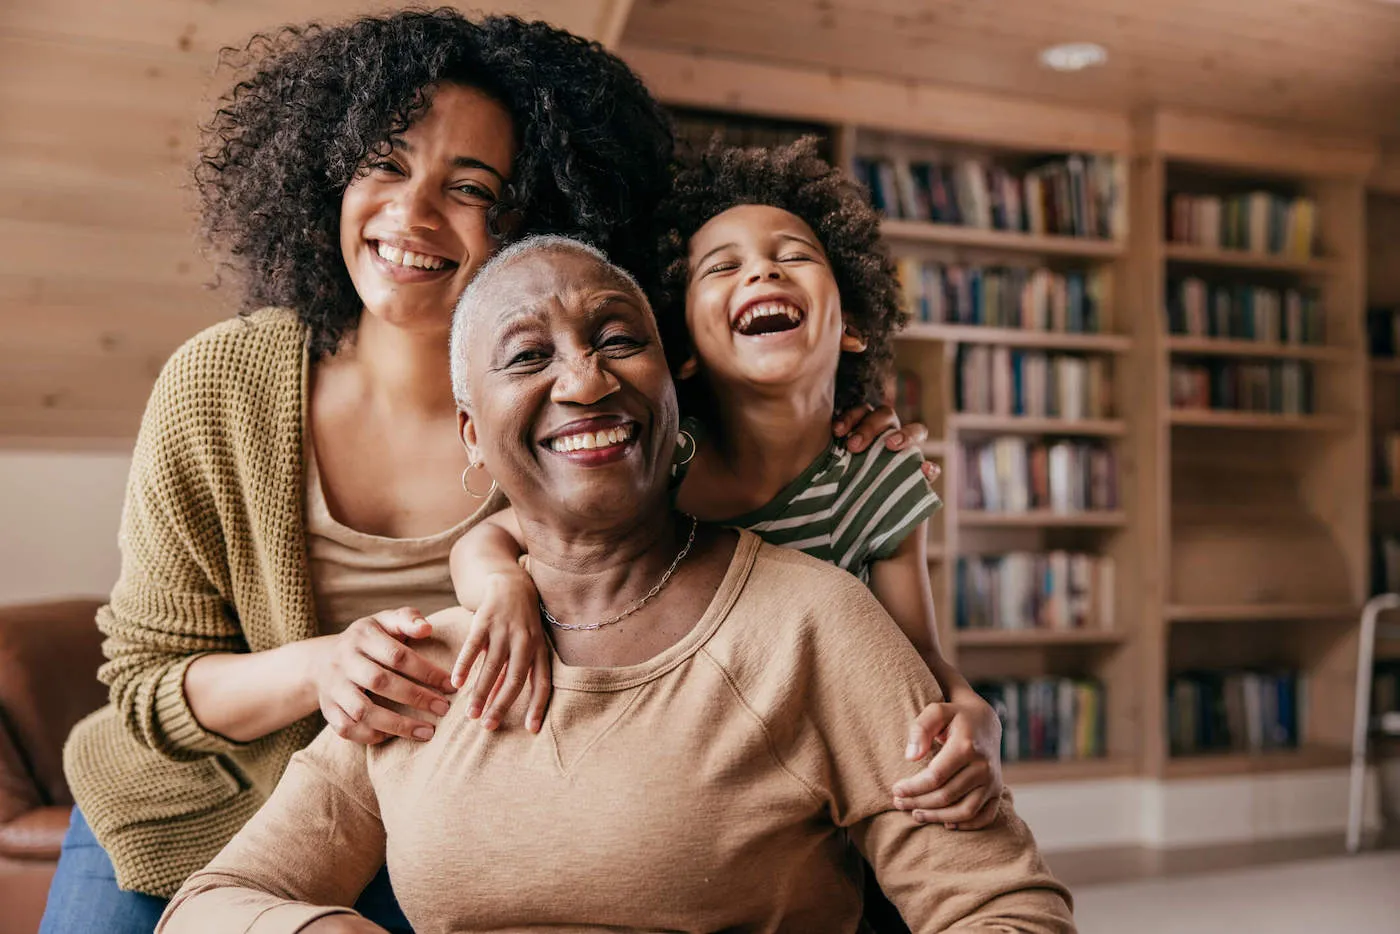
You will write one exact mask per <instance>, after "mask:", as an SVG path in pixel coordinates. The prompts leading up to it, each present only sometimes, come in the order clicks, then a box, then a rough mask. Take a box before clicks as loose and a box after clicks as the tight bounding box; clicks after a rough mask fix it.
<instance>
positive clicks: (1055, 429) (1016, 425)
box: [948, 412, 1128, 438]
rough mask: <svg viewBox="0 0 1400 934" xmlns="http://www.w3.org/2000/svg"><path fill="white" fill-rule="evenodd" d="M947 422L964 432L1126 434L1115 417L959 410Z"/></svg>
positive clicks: (1126, 429) (1086, 435) (1113, 435)
mask: <svg viewBox="0 0 1400 934" xmlns="http://www.w3.org/2000/svg"><path fill="white" fill-rule="evenodd" d="M948 424H949V425H951V426H952V427H953V428H955V429H957V431H959V432H960V433H962V434H969V435H971V434H981V435H987V434H991V435H1082V436H1084V437H1099V438H1112V437H1121V436H1122V435H1125V434H1127V431H1128V426H1127V423H1126V422H1124V421H1122V420H1121V419H1113V418H1080V419H1067V418H1033V417H1030V416H1025V415H976V414H972V413H967V412H959V413H957V414H955V415H951V416H949V419H948Z"/></svg>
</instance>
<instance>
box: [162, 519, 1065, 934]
mask: <svg viewBox="0 0 1400 934" xmlns="http://www.w3.org/2000/svg"><path fill="white" fill-rule="evenodd" d="M449 619H450V620H451V621H452V622H451V623H450V624H449V625H442V623H443V622H444V621H446V620H449ZM464 619H465V611H459V610H448V611H445V612H444V613H443V614H441V615H440V616H439V618H438V620H436V622H438V624H439V627H440V628H439V634H438V636H437V637H435V639H434V640H433V641H432V642H431V643H429V645H428V648H427V651H428V652H429V653H430V655H431V656H435V657H436V658H437V659H438V661H439V662H442V663H446V662H448V661H450V659H451V657H452V655H453V653H454V651H455V648H456V646H457V645H459V644H460V641H461V637H462V634H463V632H464V627H463V626H462V623H463V621H464ZM438 639H441V640H442V641H437V640H438ZM938 699H939V693H938V688H937V685H936V684H935V682H934V679H933V677H932V676H931V675H930V673H929V671H928V668H927V667H926V666H925V665H924V663H923V662H922V660H920V658H919V656H918V654H917V652H916V651H915V650H914V648H913V647H912V646H911V645H910V644H909V642H908V640H907V639H905V638H904V636H903V635H902V634H901V633H900V631H899V629H898V627H896V625H895V624H894V622H893V621H891V620H890V618H889V616H888V615H887V614H886V613H885V611H884V610H883V609H882V608H881V606H880V604H879V603H878V602H877V601H876V600H875V598H874V597H872V596H871V595H870V592H869V591H868V590H867V589H866V588H865V587H864V586H862V585H861V584H860V582H859V581H857V580H856V579H855V578H854V577H851V576H850V575H849V574H846V573H844V572H842V571H840V570H837V569H836V568H833V567H831V566H829V565H827V564H824V563H822V562H820V561H818V560H816V559H814V558H810V557H808V556H807V555H804V554H800V553H798V552H795V551H790V550H787V549H780V548H774V547H772V546H769V545H764V544H762V543H761V542H760V540H759V539H758V538H757V537H755V536H753V535H752V534H750V533H747V532H745V533H742V538H741V540H740V543H739V546H738V549H737V550H736V553H735V556H734V559H733V562H732V563H731V566H730V568H729V570H728V573H727V575H726V576H725V579H724V581H723V583H722V584H721V586H720V588H719V591H718V592H717V593H716V595H715V598H714V600H713V601H712V603H711V604H710V607H709V609H708V610H707V611H706V613H705V615H704V616H703V617H702V618H701V619H700V621H699V622H698V623H697V624H696V626H695V628H694V629H693V630H692V631H691V632H690V633H689V634H688V635H686V636H685V637H684V638H682V639H681V640H680V641H679V642H677V643H676V644H675V645H674V646H672V647H671V648H669V649H667V650H666V651H664V652H662V653H661V654H660V655H657V656H656V657H654V658H652V659H650V660H649V661H647V662H644V663H642V664H639V665H633V666H628V667H624V668H576V667H570V666H566V665H562V664H560V663H559V662H558V660H557V659H556V661H555V663H554V697H553V700H552V702H551V705H550V708H549V713H548V716H547V717H546V720H545V729H544V730H543V731H541V733H540V734H538V735H532V734H530V733H528V732H527V731H525V730H524V729H523V728H521V727H520V726H519V725H518V719H517V718H515V717H513V718H512V719H511V721H510V722H508V723H507V724H506V725H504V726H502V728H501V729H500V730H498V731H497V732H495V733H487V732H485V731H484V730H482V729H481V728H480V726H479V725H478V724H477V722H475V721H472V720H470V719H468V717H467V715H466V709H465V708H466V704H465V703H463V701H462V698H461V697H458V699H457V700H456V702H454V704H453V707H452V709H451V711H450V712H449V713H448V714H447V716H445V717H444V718H443V719H442V721H441V723H440V725H439V727H438V731H437V733H436V735H435V736H434V737H433V739H432V740H431V741H430V742H427V743H418V744H415V743H406V742H390V743H386V744H384V745H381V746H377V747H368V748H366V747H361V746H356V745H354V744H352V743H349V742H346V741H344V740H341V739H340V738H339V737H337V736H336V735H335V734H333V733H331V732H329V731H327V732H324V733H323V734H322V735H321V736H320V737H319V738H318V739H317V740H316V741H315V742H314V743H312V745H311V746H310V747H308V748H307V749H306V750H304V751H302V752H300V753H298V754H296V755H295V756H294V757H293V758H292V761H291V764H290V765H289V766H288V769H287V773H286V775H285V777H284V778H283V780H282V782H281V784H280V785H279V786H278V787H277V789H276V790H275V791H274V793H273V795H272V797H271V798H270V799H269V801H268V803H267V805H266V806H265V807H264V808H263V809H262V810H261V811H259V812H258V814H257V815H256V816H255V817H253V819H252V820H251V821H249V823H248V824H247V826H245V827H244V829H243V830H242V831H240V832H239V833H238V835H237V836H236V837H234V839H233V840H232V842H230V843H229V845H228V846H227V847H226V848H225V849H224V851H223V852H222V853H220V854H219V856H217V857H216V858H215V859H214V861H213V862H212V863H211V864H210V865H209V866H208V867H207V868H205V869H204V870H202V871H200V872H197V873H195V874H194V875H193V876H191V877H190V879H189V880H188V881H187V882H186V883H185V885H184V887H183V888H182V889H181V890H180V892H179V893H178V894H177V895H176V897H175V899H174V901H173V902H172V903H171V905H170V908H169V909H168V911H167V913H166V915H165V918H164V919H163V921H162V925H161V927H160V928H159V931H161V932H164V934H183V932H191V934H194V932H198V934H219V932H234V931H238V932H245V931H247V932H259V934H262V932H266V934H274V932H286V934H291V932H294V931H297V930H299V929H300V928H301V927H302V926H303V925H305V924H306V923H307V922H308V921H310V920H312V919H314V918H317V917H320V916H322V915H325V914H333V913H337V912H338V911H346V909H337V908H327V907H315V906H337V905H348V904H351V903H353V902H354V900H355V898H356V896H357V895H358V894H359V892H360V890H361V889H362V888H363V886H364V885H365V884H366V883H367V882H368V881H369V879H370V878H371V877H372V876H373V875H374V873H375V871H376V870H377V869H378V868H379V866H380V865H381V863H382V862H383V861H384V860H385V859H386V857H387V861H388V866H389V873H390V876H391V877H392V878H393V880H394V889H395V891H396V893H397V895H398V898H399V902H400V904H401V905H402V907H403V910H404V913H405V914H406V915H407V916H408V919H409V921H410V922H411V923H412V925H413V928H414V931H415V932H416V934H438V932H442V934H446V932H467V931H546V930H547V931H550V932H566V931H567V932H574V931H599V930H608V931H657V930H666V931H719V930H735V931H792V932H803V934H808V932H827V931H831V932H851V931H854V930H856V927H857V925H858V923H859V919H860V909H861V896H860V892H859V879H860V872H859V869H860V867H859V865H858V862H857V861H856V860H855V859H854V858H853V857H854V854H853V852H852V849H851V847H850V846H849V843H851V842H853V843H854V844H855V847H856V848H858V849H859V851H860V852H861V853H862V854H864V855H865V856H866V858H867V859H869V860H870V862H871V863H872V864H873V866H874V867H875V871H876V874H877V876H878V878H879V880H880V884H881V886H882V887H883V888H884V890H885V892H886V894H888V895H889V897H890V898H891V900H892V901H893V902H894V903H895V904H896V905H897V906H898V908H899V909H900V911H901V913H902V914H903V915H904V917H905V918H906V920H907V921H908V922H909V924H910V926H911V928H912V929H913V930H914V931H915V932H930V931H947V930H958V931H973V930H976V931H1031V932H1039V931H1047V932H1050V931H1053V932H1060V931H1072V930H1073V922H1072V920H1071V917H1070V907H1069V894H1068V892H1067V891H1066V890H1065V889H1064V888H1063V887H1062V886H1061V885H1059V883H1057V882H1056V881H1055V879H1054V878H1053V877H1052V876H1051V875H1050V874H1049V872H1048V871H1047V869H1046V867H1045V864H1044V863H1043V862H1042V861H1041V859H1040V856H1039V854H1038V853H1037V851H1036V847H1035V842H1034V840H1033V839H1032V837H1031V834H1030V831H1029V830H1028V829H1027V827H1026V825H1025V824H1024V823H1023V822H1022V821H1021V820H1020V819H1019V818H1018V817H1016V815H1015V812H1014V810H1013V809H1012V807H1011V802H1010V800H1009V799H1008V800H1006V801H1003V803H1002V809H1001V814H1000V816H999V817H998V818H997V821H996V823H995V824H994V825H993V826H992V827H991V828H989V829H986V830H983V831H979V832H962V833H959V832H955V831H949V830H945V829H944V828H942V827H940V826H928V825H920V824H916V823H914V821H912V820H911V819H910V818H909V816H908V815H907V814H905V813H902V812H899V811H894V810H892V808H891V793H890V787H891V786H892V785H893V784H894V783H895V781H896V780H898V779H900V778H902V777H904V776H905V775H907V774H908V773H909V772H910V771H911V769H912V766H911V765H910V763H908V762H905V761H904V759H903V750H904V745H905V730H906V728H907V724H908V723H909V721H910V719H911V718H913V717H914V715H915V714H917V713H918V712H919V710H920V709H922V707H923V706H924V705H925V704H926V703H929V702H932V701H935V700H938Z"/></svg>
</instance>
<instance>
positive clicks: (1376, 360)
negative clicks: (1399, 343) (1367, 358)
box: [1371, 357, 1400, 374]
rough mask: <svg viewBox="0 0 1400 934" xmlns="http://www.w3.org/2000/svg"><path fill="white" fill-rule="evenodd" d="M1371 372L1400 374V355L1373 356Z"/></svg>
mask: <svg viewBox="0 0 1400 934" xmlns="http://www.w3.org/2000/svg"><path fill="white" fill-rule="evenodd" d="M1371 372H1372V373H1385V374H1400V357H1372V358H1371Z"/></svg>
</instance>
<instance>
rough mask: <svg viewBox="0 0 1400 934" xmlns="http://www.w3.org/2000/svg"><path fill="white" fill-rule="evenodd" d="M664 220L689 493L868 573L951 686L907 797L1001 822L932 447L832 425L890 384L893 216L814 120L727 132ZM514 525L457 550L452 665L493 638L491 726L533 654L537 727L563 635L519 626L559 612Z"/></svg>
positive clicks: (920, 743)
mask: <svg viewBox="0 0 1400 934" xmlns="http://www.w3.org/2000/svg"><path fill="white" fill-rule="evenodd" d="M662 220H663V221H664V224H663V229H664V230H666V231H667V233H666V235H665V237H664V239H663V244H662V254H663V255H662V261H663V273H662V278H663V285H662V295H661V296H660V298H659V300H658V303H657V308H656V312H657V319H658V322H660V324H661V329H662V333H663V339H664V341H665V343H666V346H667V349H668V352H669V353H670V354H671V357H672V360H673V361H683V362H680V365H679V367H678V369H677V370H676V373H677V377H678V384H677V385H678V388H679V389H680V390H681V401H682V411H683V412H685V413H687V414H688V416H689V417H687V418H686V419H685V420H684V421H683V422H682V427H683V429H684V430H683V431H682V434H681V437H680V439H679V445H678V450H677V455H676V466H675V468H674V471H673V472H674V475H675V478H676V483H677V484H678V490H677V494H676V506H677V508H678V509H680V510H681V511H683V512H686V513H689V514H691V515H693V516H697V517H698V518H700V519H702V520H705V521H709V522H717V523H720V524H723V525H731V526H742V527H745V528H749V529H751V530H752V531H754V532H755V533H757V534H759V535H760V536H762V537H763V538H765V539H766V540H768V541H769V542H771V543H773V544H779V545H786V546H789V547H793V548H798V549H801V550H803V551H806V552H808V553H809V554H812V555H814V556H816V557H819V558H822V559H824V560H827V561H830V562H832V563H834V564H838V565H839V566H841V567H843V568H845V569H846V570H849V571H850V572H851V573H853V574H856V575H858V576H859V577H860V578H861V580H862V581H865V582H866V583H868V584H869V586H870V588H871V590H872V591H873V592H874V594H875V595H876V596H877V597H878V598H879V599H880V602H881V603H882V604H883V605H884V606H885V609H886V610H887V611H889V613H890V615H891V616H892V617H893V618H894V620H895V621H896V622H897V623H898V624H899V625H900V627H901V628H902V629H903V630H904V631H905V633H906V634H907V635H908V636H909V638H910V639H911V641H913V642H914V644H915V645H916V646H917V647H918V648H919V649H921V650H922V651H923V653H924V654H925V656H926V657H927V658H928V659H929V663H930V667H931V668H932V669H933V673H934V675H935V677H936V678H937V679H938V682H939V684H940V686H941V687H942V688H943V691H944V694H945V696H946V698H947V703H944V704H933V705H931V706H930V707H929V708H927V709H926V710H925V711H924V712H923V713H922V714H920V716H919V718H918V720H917V722H916V723H915V725H914V728H913V730H912V731H911V734H910V737H911V739H910V743H909V748H908V750H907V751H906V755H907V757H908V758H910V759H922V758H923V757H924V756H925V755H927V754H928V752H929V750H930V749H931V747H932V745H933V744H934V742H935V740H938V739H941V740H942V741H943V747H942V749H941V750H940V751H939V753H938V755H937V756H935V757H934V759H933V760H932V761H931V762H930V763H929V765H928V767H927V768H926V769H925V770H924V771H922V772H920V773H919V774H918V775H917V776H914V777H913V778H911V779H906V780H905V781H903V782H900V783H899V784H898V785H896V787H895V789H894V791H895V796H896V797H895V804H896V806H897V807H900V808H903V809H906V810H911V811H912V812H913V815H914V818H915V819H916V820H919V821H923V822H930V821H941V822H943V823H945V824H947V825H948V826H950V827H961V828H965V829H975V828H980V827H983V826H986V825H987V824H989V823H991V821H992V819H993V818H994V817H995V816H996V810H997V804H998V799H999V797H1000V793H1001V775H1000V771H1001V769H1000V734H1001V727H1000V723H999V722H998V720H997V717H996V714H995V712H993V711H992V709H991V707H990V706H988V704H987V703H986V702H985V701H983V700H982V698H981V697H979V696H978V695H977V694H976V693H975V692H974V691H973V690H972V688H971V687H970V686H969V685H968V683H967V681H966V680H965V679H964V678H963V677H962V676H961V675H960V674H959V673H958V672H957V671H956V669H954V668H953V667H952V666H951V665H949V664H948V662H947V661H946V660H944V658H943V656H942V653H941V652H940V651H939V647H938V643H937V635H936V629H935V627H934V615H933V614H934V611H933V597H932V592H931V588H930V586H929V580H928V566H927V558H926V551H925V549H926V533H927V523H928V517H929V516H930V515H931V514H932V513H933V512H934V511H935V510H936V509H937V508H938V507H939V506H940V505H941V503H939V501H938V497H937V496H935V495H934V494H933V492H932V491H931V490H930V488H929V486H928V483H927V481H926V480H925V479H924V476H923V474H922V472H921V463H922V459H921V457H920V456H919V454H918V453H917V452H916V451H913V450H891V448H890V446H889V445H887V444H884V443H879V442H877V443H875V444H872V445H869V446H868V447H866V446H863V445H862V446H859V447H861V450H859V451H858V452H857V451H855V450H848V449H847V448H846V447H844V446H842V445H841V444H840V443H839V442H835V441H833V439H832V414H833V412H835V411H838V410H842V411H844V410H846V409H847V408H848V407H850V406H855V405H860V404H863V403H867V402H870V401H872V400H875V399H877V398H878V396H879V390H880V379H881V377H882V375H883V374H884V373H885V372H886V371H887V369H888V364H889V362H890V360H891V358H892V356H893V349H892V338H893V334H894V332H895V331H896V330H897V328H898V327H899V326H900V324H901V323H902V320H903V314H902V312H901V311H900V308H899V292H898V286H897V284H896V281H895V277H894V271H893V268H892V265H891V263H890V261H889V260H888V258H887V257H886V256H885V255H884V253H883V252H882V250H881V248H880V244H879V221H878V218H877V217H876V215H875V213H874V212H873V211H872V210H871V208H870V207H869V204H868V202H867V200H866V198H865V196H864V195H863V193H862V192H861V191H860V190H859V189H858V188H856V187H855V186H854V185H853V184H852V183H851V182H849V181H848V180H846V179H845V178H844V176H842V175H841V173H840V172H838V171H837V170H836V169H834V168H832V167H831V166H830V165H829V164H827V163H826V162H824V161H823V160H822V159H820V158H819V157H818V156H817V155H816V151H815V144H814V143H813V142H812V141H811V140H803V141H800V142H798V143H796V144H793V145H791V146H788V147H784V148H781V149H776V150H760V149H754V150H737V149H725V148H722V147H719V146H717V145H712V146H711V147H710V148H709V149H708V150H707V151H705V152H704V153H703V154H701V155H700V157H699V158H698V159H695V160H693V161H691V162H690V163H688V164H686V165H683V166H682V167H681V168H680V169H679V170H678V173H677V176H676V180H675V189H674V193H673V196H672V198H671V199H670V201H669V202H668V204H667V205H666V207H665V208H664V209H663V217H662ZM681 320H684V322H685V328H684V330H682V329H681V328H680V327H679V322H680V321H681ZM851 447H852V448H855V447H858V445H854V444H853V445H851ZM513 525H514V520H513V518H512V516H511V513H510V511H509V510H507V511H505V512H503V513H498V514H497V515H496V516H494V517H493V518H492V519H491V520H488V521H486V522H483V523H482V524H480V525H478V526H477V527H476V528H474V529H473V530H472V531H471V532H469V533H468V534H467V535H465V536H463V538H462V539H461V540H460V541H459V542H458V543H457V545H456V546H455V547H454V549H453V552H452V575H453V582H454V585H455V586H456V588H457V593H458V597H459V599H460V600H461V601H462V603H463V605H464V606H467V607H476V608H477V622H476V623H475V624H474V629H473V634H472V637H471V638H469V639H468V641H467V643H466V645H465V646H464V647H463V649H462V654H461V656H460V657H459V659H458V663H457V666H456V667H455V668H454V672H453V679H454V683H457V684H460V683H461V682H462V681H463V680H465V674H466V672H467V671H468V670H470V668H471V666H472V665H473V663H474V662H475V660H476V657H477V655H478V654H480V653H484V656H485V661H484V662H483V666H482V668H481V670H480V672H479V674H478V678H477V687H476V695H475V697H474V700H473V702H472V703H473V706H472V714H473V716H477V715H480V714H482V713H483V712H484V725H485V726H486V727H487V728H488V729H493V728H495V726H496V725H497V724H498V723H499V721H500V717H501V714H502V713H503V711H504V710H505V708H507V707H508V706H509V705H510V703H511V701H513V700H514V697H515V696H516V694H517V693H518V692H519V691H520V689H521V687H522V686H523V684H524V682H525V679H526V676H527V673H528V674H529V675H530V676H531V677H532V679H533V685H532V688H533V690H532V695H533V701H532V703H531V705H530V712H529V714H528V715H527V726H528V727H529V728H530V729H538V728H539V724H540V717H541V716H542V713H541V710H542V706H543V695H547V693H548V671H549V667H548V661H547V658H548V654H547V649H540V650H539V651H536V650H535V648H534V644H533V642H532V639H531V638H527V637H526V636H525V634H524V630H523V629H522V627H521V621H522V620H527V621H528V622H529V624H530V636H531V637H533V636H535V635H536V634H538V633H539V632H541V629H540V627H541V625H542V624H541V623H540V613H539V604H538V595H537V593H536V591H535V589H534V586H533V584H532V582H531V581H530V578H529V576H528V574H527V573H524V572H523V571H522V570H521V567H520V565H519V564H518V563H517V560H518V559H519V558H520V545H519V531H518V529H515V528H513ZM539 644H540V645H542V644H543V640H541V641H540V643H539ZM527 646H528V648H527ZM530 653H533V654H534V657H533V658H530V657H526V656H527V654H530ZM542 659H543V661H542ZM498 673H499V676H498ZM492 686H494V687H493V688H492V690H491V691H489V692H488V690H487V689H488V687H492Z"/></svg>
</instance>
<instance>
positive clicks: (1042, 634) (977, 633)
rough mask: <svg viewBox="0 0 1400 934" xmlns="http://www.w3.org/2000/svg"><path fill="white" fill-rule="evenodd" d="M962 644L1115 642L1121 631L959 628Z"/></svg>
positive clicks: (1005, 645)
mask: <svg viewBox="0 0 1400 934" xmlns="http://www.w3.org/2000/svg"><path fill="white" fill-rule="evenodd" d="M957 637H958V639H957V641H958V645H959V646H960V647H963V648H988V649H992V648H1024V647H1026V646H1048V645H1118V644H1120V643H1122V642H1123V640H1124V638H1125V636H1124V634H1123V633H1121V632H1118V631H1116V630H1112V629H959V630H957Z"/></svg>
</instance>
